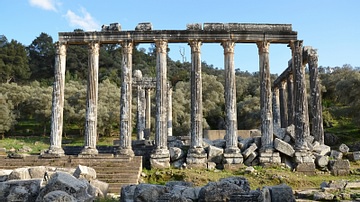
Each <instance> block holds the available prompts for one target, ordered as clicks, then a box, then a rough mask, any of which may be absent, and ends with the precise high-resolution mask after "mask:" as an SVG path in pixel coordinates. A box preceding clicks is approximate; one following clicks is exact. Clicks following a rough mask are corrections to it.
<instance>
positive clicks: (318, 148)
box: [313, 144, 331, 156]
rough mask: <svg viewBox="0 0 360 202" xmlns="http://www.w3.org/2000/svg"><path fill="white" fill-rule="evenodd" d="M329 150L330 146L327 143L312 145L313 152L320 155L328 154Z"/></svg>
mask: <svg viewBox="0 0 360 202" xmlns="http://www.w3.org/2000/svg"><path fill="white" fill-rule="evenodd" d="M330 151H331V148H330V147H329V146H327V145H320V144H319V145H314V147H313V152H315V153H317V154H319V155H321V156H325V155H328V154H329V153H330Z"/></svg>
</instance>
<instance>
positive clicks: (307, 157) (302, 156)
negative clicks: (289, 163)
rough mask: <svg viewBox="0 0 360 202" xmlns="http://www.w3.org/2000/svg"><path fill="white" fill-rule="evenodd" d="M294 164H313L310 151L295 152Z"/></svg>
mask: <svg viewBox="0 0 360 202" xmlns="http://www.w3.org/2000/svg"><path fill="white" fill-rule="evenodd" d="M294 160H295V162H296V163H298V164H300V163H314V162H315V156H314V155H313V154H312V153H311V152H310V151H304V150H303V151H296V152H295V155H294Z"/></svg>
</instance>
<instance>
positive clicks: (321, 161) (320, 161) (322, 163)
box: [315, 155, 329, 168]
mask: <svg viewBox="0 0 360 202" xmlns="http://www.w3.org/2000/svg"><path fill="white" fill-rule="evenodd" d="M315 163H316V165H317V166H318V167H319V168H325V167H327V165H328V164H329V157H328V156H321V155H318V156H317V157H316V159H315Z"/></svg>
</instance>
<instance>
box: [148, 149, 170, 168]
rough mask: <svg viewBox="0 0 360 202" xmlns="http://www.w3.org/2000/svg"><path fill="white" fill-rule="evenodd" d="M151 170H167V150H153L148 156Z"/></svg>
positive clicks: (168, 160) (168, 153) (168, 154)
mask: <svg viewBox="0 0 360 202" xmlns="http://www.w3.org/2000/svg"><path fill="white" fill-rule="evenodd" d="M150 165H151V168H169V167H170V152H169V150H168V149H159V148H157V149H155V150H154V151H153V153H152V154H151V155H150Z"/></svg>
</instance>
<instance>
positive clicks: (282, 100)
mask: <svg viewBox="0 0 360 202" xmlns="http://www.w3.org/2000/svg"><path fill="white" fill-rule="evenodd" d="M285 89H286V81H284V80H283V81H281V82H280V85H279V100H280V117H281V127H282V128H286V127H287V126H288V125H287V124H288V117H287V105H286V104H287V102H286V100H287V98H286V94H285Z"/></svg>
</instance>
